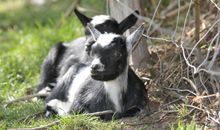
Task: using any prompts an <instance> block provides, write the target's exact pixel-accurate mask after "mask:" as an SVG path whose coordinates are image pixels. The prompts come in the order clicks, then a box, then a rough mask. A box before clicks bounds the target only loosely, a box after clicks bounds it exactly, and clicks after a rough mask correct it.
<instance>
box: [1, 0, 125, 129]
mask: <svg viewBox="0 0 220 130" xmlns="http://www.w3.org/2000/svg"><path fill="white" fill-rule="evenodd" d="M9 2H16V8H14V9H13V10H11V9H7V8H6V7H7V5H8V4H9ZM71 2H72V1H71V0H66V1H57V2H54V3H52V2H51V1H49V2H48V3H47V4H46V5H44V6H42V7H35V6H32V5H29V4H27V3H26V2H25V0H12V1H10V0H1V1H0V19H1V22H0V103H1V105H0V130H1V129H3V130H4V129H8V128H22V127H39V126H41V125H45V124H48V123H50V122H53V121H54V120H58V119H59V120H61V122H60V123H59V124H58V125H55V126H53V127H51V129H54V130H55V129H61V130H62V129H63V130H66V129H84V128H85V129H96V130H98V129H116V128H120V127H121V125H118V123H117V122H115V121H110V122H108V123H106V122H103V121H100V120H99V119H98V118H96V117H89V116H85V115H71V116H68V117H62V118H61V117H54V118H45V117H43V116H39V117H37V118H34V117H29V115H33V114H34V113H38V112H42V111H43V110H44V103H43V102H42V101H37V102H34V101H26V102H18V103H14V104H11V105H9V106H8V107H4V102H5V101H8V100H10V99H16V98H18V97H20V96H24V95H27V94H28V93H29V91H33V90H34V89H35V85H36V84H37V82H38V79H39V74H40V67H41V64H42V62H43V59H44V57H45V56H46V55H47V53H48V51H49V49H50V48H51V46H52V45H54V44H55V43H57V42H59V41H71V40H72V39H74V38H76V37H79V36H81V35H82V34H83V27H82V26H81V24H80V23H79V21H78V19H77V18H76V17H74V16H71V17H68V18H65V19H64V18H63V17H62V15H63V13H64V12H65V10H66V8H67V7H69V5H70V4H71ZM58 23H62V24H61V25H59V26H58Z"/></svg>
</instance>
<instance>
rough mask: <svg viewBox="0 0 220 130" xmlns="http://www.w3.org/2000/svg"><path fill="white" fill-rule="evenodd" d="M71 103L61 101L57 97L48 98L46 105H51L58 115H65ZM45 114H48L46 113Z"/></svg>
mask: <svg viewBox="0 0 220 130" xmlns="http://www.w3.org/2000/svg"><path fill="white" fill-rule="evenodd" d="M71 105H72V103H71V102H62V101H60V100H57V99H53V100H50V101H49V102H48V103H47V106H50V107H52V108H53V109H54V110H55V111H56V112H57V113H58V115H59V116H63V115H67V114H68V113H69V111H70V108H71ZM46 115H48V113H46Z"/></svg>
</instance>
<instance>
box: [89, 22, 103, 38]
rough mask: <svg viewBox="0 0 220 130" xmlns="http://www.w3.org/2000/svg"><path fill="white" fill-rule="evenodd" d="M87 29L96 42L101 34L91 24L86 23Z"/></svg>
mask: <svg viewBox="0 0 220 130" xmlns="http://www.w3.org/2000/svg"><path fill="white" fill-rule="evenodd" d="M87 27H88V29H89V31H90V32H91V34H92V37H93V39H94V40H97V38H98V37H99V36H100V35H101V32H99V31H98V30H97V29H96V28H95V27H94V26H93V25H92V24H91V23H88V24H87Z"/></svg>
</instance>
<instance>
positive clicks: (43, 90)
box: [38, 87, 51, 94]
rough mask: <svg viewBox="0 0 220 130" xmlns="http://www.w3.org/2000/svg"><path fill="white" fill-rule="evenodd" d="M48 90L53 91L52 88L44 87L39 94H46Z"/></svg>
mask: <svg viewBox="0 0 220 130" xmlns="http://www.w3.org/2000/svg"><path fill="white" fill-rule="evenodd" d="M48 92H51V88H49V87H45V88H44V89H42V90H40V91H39V92H38V94H46V93H48Z"/></svg>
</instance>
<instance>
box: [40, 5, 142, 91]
mask: <svg viewBox="0 0 220 130" xmlns="http://www.w3.org/2000/svg"><path fill="white" fill-rule="evenodd" d="M74 12H75V14H76V15H77V17H78V18H79V20H80V22H81V23H82V24H83V26H84V27H86V25H87V23H91V24H92V25H93V26H94V27H95V28H96V29H98V30H99V31H100V32H101V33H104V32H107V33H109V32H113V33H116V34H122V33H124V32H125V31H126V30H127V29H129V28H130V27H131V26H133V25H134V24H135V23H136V21H137V17H135V15H133V14H131V15H129V16H128V17H127V18H125V19H124V20H123V21H122V22H120V23H118V22H117V21H116V20H115V19H114V18H112V17H110V16H108V15H98V16H95V17H93V18H89V17H87V16H85V15H83V14H81V13H80V12H79V11H78V10H77V9H75V10H74ZM135 13H138V11H135ZM85 34H86V36H85V37H80V38H77V39H75V40H73V41H72V42H70V43H65V42H60V43H58V44H56V45H54V46H53V47H52V48H51V50H50V51H49V53H48V55H47V57H46V58H45V60H44V63H43V65H42V72H41V76H40V83H39V85H38V87H37V93H47V92H50V91H51V90H52V89H53V88H54V87H55V86H57V85H56V84H57V80H58V79H57V78H58V77H62V76H63V75H64V74H65V73H66V71H67V70H68V69H69V67H70V66H72V65H73V64H75V65H76V66H77V64H78V63H84V64H86V65H88V64H90V63H91V58H90V57H89V56H88V55H87V53H85V51H84V50H86V51H89V50H90V46H91V43H92V42H93V40H91V39H92V38H91V34H90V32H89V31H88V29H86V30H85ZM76 71H77V70H76Z"/></svg>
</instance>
